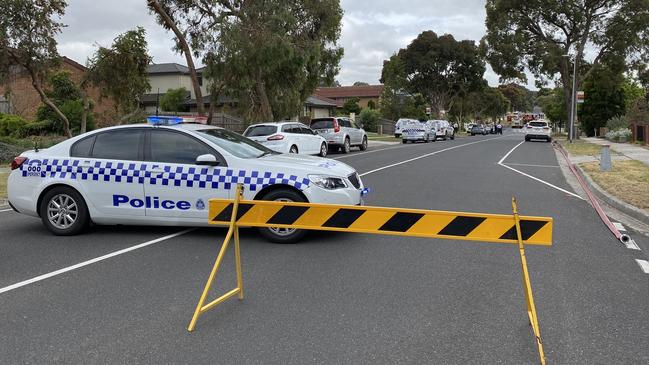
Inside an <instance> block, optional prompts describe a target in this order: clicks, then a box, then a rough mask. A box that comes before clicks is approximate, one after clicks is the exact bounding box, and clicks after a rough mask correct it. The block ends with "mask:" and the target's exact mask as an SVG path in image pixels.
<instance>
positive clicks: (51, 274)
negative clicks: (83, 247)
mask: <svg viewBox="0 0 649 365" xmlns="http://www.w3.org/2000/svg"><path fill="white" fill-rule="evenodd" d="M195 229H196V228H189V229H185V230H183V231H180V232H176V233H173V234H170V235H167V236H163V237H160V238H156V239H154V240H151V241H147V242H144V243H140V244H139V245H135V246H131V247H128V248H125V249H122V250H119V251H115V252H111V253H109V254H106V255H103V256H99V257H95V258H94V259H90V260H87V261H84V262H80V263H78V264H75V265H72V266H68V267H64V268H62V269H59V270H56V271H52V272H49V273H47V274H43V275H39V276H36V277H33V278H31V279H28V280H25V281H21V282H19V283H16V284H12V285H9V286H6V287H4V288H0V294H2V293H5V292H8V291H10V290H14V289H18V288H20V287H23V286H26V285H29V284H33V283H36V282H39V281H42V280H45V279H49V278H51V277H54V276H57V275H61V274H64V273H66V272H68V271H72V270H76V269H79V268H82V267H84V266H88V265H91V264H94V263H97V262H100V261H104V260H107V259H109V258H112V257H115V256H119V255H122V254H125V253H128V252H131V251H135V250H138V249H140V248H144V247H147V246H151V245H153V244H156V243H160V242H162V241H166V240H169V239H172V238H175V237H178V236H182V235H184V234H185V233H189V232H191V231H193V230H195Z"/></svg>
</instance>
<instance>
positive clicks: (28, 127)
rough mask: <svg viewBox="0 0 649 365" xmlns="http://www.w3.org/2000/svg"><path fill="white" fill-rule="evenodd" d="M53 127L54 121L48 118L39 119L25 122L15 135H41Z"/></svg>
mask: <svg viewBox="0 0 649 365" xmlns="http://www.w3.org/2000/svg"><path fill="white" fill-rule="evenodd" d="M52 129H54V123H52V121H49V120H40V121H37V122H31V123H27V124H25V125H24V126H23V127H22V128H21V129H20V131H19V134H18V135H17V137H28V136H43V135H46V134H48V133H49V132H51V131H52Z"/></svg>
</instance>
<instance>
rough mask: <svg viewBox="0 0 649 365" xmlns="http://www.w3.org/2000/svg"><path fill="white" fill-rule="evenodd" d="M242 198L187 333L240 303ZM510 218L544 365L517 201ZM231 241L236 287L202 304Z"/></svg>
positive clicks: (240, 187) (235, 205)
mask: <svg viewBox="0 0 649 365" xmlns="http://www.w3.org/2000/svg"><path fill="white" fill-rule="evenodd" d="M242 195H243V185H242V184H237V189H236V192H235V196H234V199H233V206H232V216H231V218H230V224H229V226H228V227H229V228H228V232H227V234H226V235H225V239H224V240H223V245H222V246H221V250H220V251H219V254H218V256H217V257H216V261H215V262H214V266H213V267H212V271H211V272H210V275H209V276H208V278H207V282H206V283H205V288H204V289H203V293H202V294H201V297H200V299H199V301H198V304H197V305H196V310H195V311H194V315H193V316H192V319H191V321H190V323H189V326H188V327H187V330H188V331H189V332H192V331H194V329H195V328H196V322H197V321H198V318H199V317H200V316H201V315H202V314H203V313H205V312H207V311H208V310H210V309H213V308H215V307H216V306H218V305H219V304H221V303H223V302H224V301H226V300H228V299H229V298H231V297H233V296H234V295H238V298H239V300H243V278H242V274H241V251H240V245H239V227H238V225H237V222H236V217H237V212H238V208H239V201H240V200H241V197H242ZM512 218H513V219H514V223H515V226H516V236H517V239H518V252H519V256H520V260H521V271H522V276H523V289H524V291H525V302H526V305H527V315H528V318H529V324H530V326H531V327H532V333H533V335H534V339H535V342H536V346H537V350H538V354H539V359H540V363H541V365H545V352H544V350H543V342H542V341H541V329H540V327H539V322H538V316H537V313H536V306H535V304H534V296H533V295H532V284H531V282H530V275H529V270H528V268H527V259H526V257H525V244H524V242H523V237H522V234H521V224H520V216H519V214H518V206H517V204H516V198H512ZM233 239H234V254H235V266H236V272H237V287H236V288H234V289H232V290H230V291H229V292H227V293H225V294H223V295H221V296H220V297H218V298H216V299H214V300H213V301H211V302H209V303H207V304H205V301H206V300H207V296H208V294H209V292H210V289H211V287H212V284H213V283H214V280H215V279H216V273H217V272H218V270H219V267H220V266H221V263H222V261H223V257H224V256H225V252H226V251H227V249H228V246H229V244H230V241H232V240H233Z"/></svg>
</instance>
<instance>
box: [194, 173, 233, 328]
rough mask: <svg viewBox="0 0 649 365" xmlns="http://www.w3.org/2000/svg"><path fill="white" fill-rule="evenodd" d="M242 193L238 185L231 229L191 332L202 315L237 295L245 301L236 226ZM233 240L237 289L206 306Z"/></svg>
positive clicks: (197, 307) (200, 300)
mask: <svg viewBox="0 0 649 365" xmlns="http://www.w3.org/2000/svg"><path fill="white" fill-rule="evenodd" d="M242 191H243V186H242V185H241V184H239V185H237V190H236V193H235V197H234V203H233V204H232V217H231V218H230V228H229V229H228V233H227V234H226V235H225V239H224V240H223V245H222V246H221V250H220V251H219V254H218V256H217V257H216V261H215V262H214V266H213V267H212V271H211V272H210V275H209V277H208V278H207V282H206V283H205V288H204V289H203V293H202V294H201V297H200V299H199V300H198V304H197V305H196V310H194V315H193V316H192V320H191V322H189V326H188V327H187V330H188V331H189V332H191V331H193V330H194V328H195V327H196V322H197V321H198V317H200V315H201V314H203V313H204V312H206V311H208V310H210V309H212V308H214V307H216V306H217V305H219V304H221V303H222V302H224V301H226V300H227V299H229V298H230V297H232V296H233V295H235V294H238V296H239V299H243V279H242V275H241V253H240V250H239V227H237V224H236V217H237V211H238V208H239V200H240V198H241V193H242ZM233 238H234V253H235V266H236V268H237V287H236V288H234V289H232V290H230V291H229V292H227V293H225V294H223V295H222V296H220V297H218V298H217V299H215V300H213V301H211V302H210V303H207V304H205V300H206V299H207V295H208V294H209V292H210V289H211V288H212V284H213V283H214V279H216V273H217V272H218V270H219V266H221V261H223V257H224V256H225V252H226V251H227V249H228V246H229V244H230V240H232V239H233Z"/></svg>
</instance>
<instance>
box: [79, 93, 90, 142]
mask: <svg viewBox="0 0 649 365" xmlns="http://www.w3.org/2000/svg"><path fill="white" fill-rule="evenodd" d="M81 93H82V95H83V99H82V102H83V113H82V114H81V126H80V128H79V134H84V133H86V129H87V126H88V114H89V113H90V99H88V93H87V92H86V90H81Z"/></svg>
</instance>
